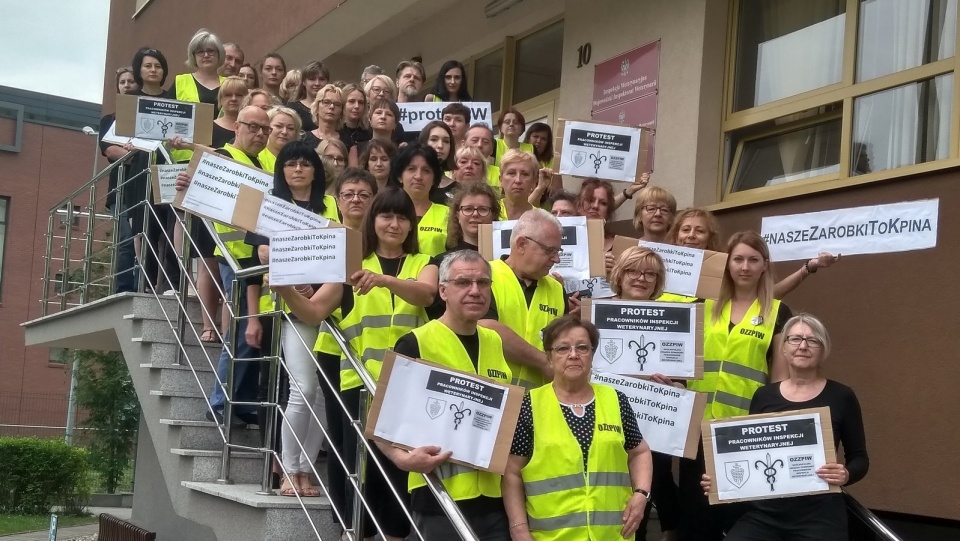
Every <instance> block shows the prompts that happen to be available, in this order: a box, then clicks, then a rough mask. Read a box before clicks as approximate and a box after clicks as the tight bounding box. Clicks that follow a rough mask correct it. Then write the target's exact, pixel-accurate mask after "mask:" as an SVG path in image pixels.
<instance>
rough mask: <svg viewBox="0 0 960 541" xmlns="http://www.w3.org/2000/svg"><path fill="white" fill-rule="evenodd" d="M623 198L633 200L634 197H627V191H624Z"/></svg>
mask: <svg viewBox="0 0 960 541" xmlns="http://www.w3.org/2000/svg"><path fill="white" fill-rule="evenodd" d="M623 197H624V198H625V199H633V196H632V195H627V190H626V189H624V190H623Z"/></svg>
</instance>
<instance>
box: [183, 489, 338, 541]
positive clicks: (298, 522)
mask: <svg viewBox="0 0 960 541" xmlns="http://www.w3.org/2000/svg"><path fill="white" fill-rule="evenodd" d="M181 484H182V485H183V486H184V487H186V488H188V489H190V490H193V491H195V492H197V493H199V494H201V495H203V496H204V497H209V498H217V499H220V500H223V501H229V502H232V503H233V504H234V505H239V506H243V508H245V509H246V512H247V513H251V512H255V513H261V514H262V515H263V525H264V531H263V537H264V539H265V540H268V539H269V540H273V539H303V540H307V539H337V538H338V537H339V535H340V531H341V529H340V527H339V526H338V525H337V524H335V523H334V522H333V518H332V516H333V514H332V513H331V512H330V511H329V510H330V503H329V502H328V501H327V499H326V498H324V497H323V496H321V497H319V498H300V499H298V498H296V497H284V496H261V495H258V494H257V493H256V492H257V491H258V490H259V489H260V487H259V485H249V484H248V485H243V484H234V485H222V484H218V483H199V482H193V481H184V482H183V483H181ZM301 502H302V503H301ZM301 505H302V507H301ZM304 508H305V509H306V512H304ZM311 520H312V521H313V525H311V523H310V521H311ZM314 528H315V529H314Z"/></svg>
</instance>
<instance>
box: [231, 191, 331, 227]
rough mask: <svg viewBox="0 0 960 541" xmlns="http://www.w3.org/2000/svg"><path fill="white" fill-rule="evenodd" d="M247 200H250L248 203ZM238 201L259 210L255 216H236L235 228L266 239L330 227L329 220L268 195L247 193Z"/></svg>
mask: <svg viewBox="0 0 960 541" xmlns="http://www.w3.org/2000/svg"><path fill="white" fill-rule="evenodd" d="M248 198H250V199H251V200H250V201H249V203H248V202H247V199H248ZM239 201H240V204H242V205H244V206H247V205H249V206H251V207H252V206H256V207H258V208H259V209H260V210H259V212H257V213H255V214H246V215H243V216H237V217H236V225H237V227H239V228H240V229H243V230H245V231H253V232H254V233H256V234H258V235H263V236H264V237H267V238H273V235H274V234H276V233H279V232H281V231H290V230H295V229H318V228H322V227H327V226H328V225H330V220H328V219H326V218H324V217H323V216H319V215H317V214H316V213H314V212H313V211H310V210H307V209H305V208H301V207H299V206H297V205H295V204H293V203H290V202H289V201H284V200H283V199H280V198H279V197H274V196H272V195H270V194H265V193H260V192H253V191H248V192H244V193H243V194H242V195H241V196H240V198H239Z"/></svg>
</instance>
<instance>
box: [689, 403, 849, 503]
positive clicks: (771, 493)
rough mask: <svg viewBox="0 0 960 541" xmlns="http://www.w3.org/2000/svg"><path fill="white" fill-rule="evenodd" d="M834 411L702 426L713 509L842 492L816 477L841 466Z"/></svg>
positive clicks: (737, 419) (789, 413) (735, 419)
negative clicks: (832, 419)
mask: <svg viewBox="0 0 960 541" xmlns="http://www.w3.org/2000/svg"><path fill="white" fill-rule="evenodd" d="M832 426H833V425H831V422H830V408H825V407H824V408H813V409H804V410H797V411H786V412H781V413H765V414H761V415H745V416H742V417H731V418H728V419H717V420H710V421H703V426H702V431H703V452H704V458H705V459H706V465H707V472H708V473H709V474H710V475H711V476H712V477H713V486H712V488H711V490H710V495H709V498H710V503H711V504H717V503H730V502H738V501H743V500H763V499H769V498H782V497H784V496H798V495H801V494H821V493H826V492H840V487H837V486H833V485H828V484H827V482H826V481H824V480H823V479H821V478H820V476H818V475H817V469H818V468H820V467H821V466H823V465H824V464H827V463H833V462H836V461H837V456H836V449H835V448H834V440H833V428H832Z"/></svg>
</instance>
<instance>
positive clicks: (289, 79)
mask: <svg viewBox="0 0 960 541" xmlns="http://www.w3.org/2000/svg"><path fill="white" fill-rule="evenodd" d="M301 79H302V73H301V72H300V70H290V71H288V72H287V74H286V75H284V76H283V82H281V83H280V101H281V102H283V103H287V102H290V101H294V100H293V97H294V96H296V95H297V89H298V88H300V84H301Z"/></svg>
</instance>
